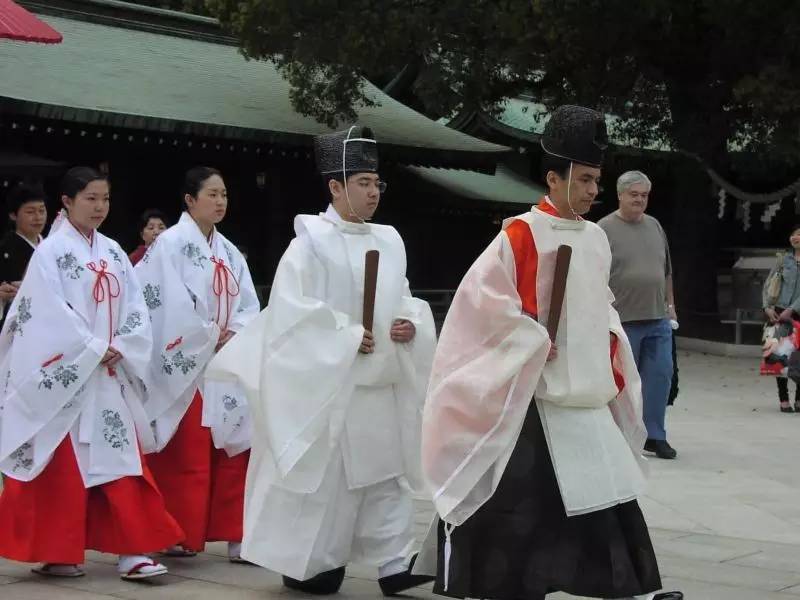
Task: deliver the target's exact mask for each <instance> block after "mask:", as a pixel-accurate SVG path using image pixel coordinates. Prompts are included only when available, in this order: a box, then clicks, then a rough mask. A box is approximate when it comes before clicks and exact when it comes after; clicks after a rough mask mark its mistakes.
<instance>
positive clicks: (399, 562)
mask: <svg viewBox="0 0 800 600" xmlns="http://www.w3.org/2000/svg"><path fill="white" fill-rule="evenodd" d="M406 569H408V560H407V559H406V558H405V557H404V556H401V557H400V558H394V559H392V560H390V561H389V562H388V563H386V564H385V565H382V566H381V567H379V568H378V577H380V578H381V579H383V578H384V577H391V576H392V575H397V574H398V573H403V572H404V571H405V570H406Z"/></svg>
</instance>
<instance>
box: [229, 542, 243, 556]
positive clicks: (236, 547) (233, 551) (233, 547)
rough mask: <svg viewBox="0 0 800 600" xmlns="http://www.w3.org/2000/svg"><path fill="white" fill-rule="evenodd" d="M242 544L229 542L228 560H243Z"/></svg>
mask: <svg viewBox="0 0 800 600" xmlns="http://www.w3.org/2000/svg"><path fill="white" fill-rule="evenodd" d="M241 556H242V542H228V558H241Z"/></svg>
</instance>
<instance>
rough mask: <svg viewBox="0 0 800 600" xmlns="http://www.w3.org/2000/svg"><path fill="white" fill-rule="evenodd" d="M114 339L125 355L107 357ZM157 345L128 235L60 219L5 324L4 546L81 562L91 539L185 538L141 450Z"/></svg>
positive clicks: (95, 543) (111, 548)
mask: <svg viewBox="0 0 800 600" xmlns="http://www.w3.org/2000/svg"><path fill="white" fill-rule="evenodd" d="M109 345H111V346H113V347H114V348H115V349H116V350H118V351H119V352H120V353H121V354H122V357H123V358H122V360H121V361H120V362H119V363H117V364H116V365H114V366H113V367H104V366H102V365H101V364H100V361H101V360H102V358H103V356H104V355H105V353H106V350H107V349H108V347H109ZM151 345H152V334H151V328H150V323H149V320H148V319H147V309H146V306H145V303H144V299H143V297H142V293H141V289H140V288H139V285H138V283H137V281H136V278H135V277H134V275H133V267H132V266H131V264H130V262H129V261H128V258H127V256H125V253H124V252H123V251H122V249H121V248H120V246H119V245H118V244H117V243H116V242H115V241H113V240H111V239H109V238H107V237H105V236H104V235H102V234H100V233H96V232H95V233H94V234H93V236H92V238H91V239H88V238H86V237H85V236H84V235H83V234H82V233H80V232H79V231H78V230H77V229H75V228H74V227H73V226H72V225H71V224H70V223H69V222H68V221H65V222H63V223H62V225H61V227H59V228H58V230H57V231H55V232H53V233H52V234H51V235H50V236H49V237H48V238H47V239H46V240H45V241H43V242H42V243H41V244H40V245H39V247H38V248H37V250H36V251H35V252H34V254H33V257H32V258H31V261H30V264H29V266H28V270H27V273H26V275H25V278H24V280H23V283H22V286H21V288H20V290H19V293H18V294H17V297H16V299H15V300H14V302H13V304H12V306H11V308H10V310H9V313H8V318H7V320H6V323H5V326H4V327H3V330H2V334H0V372H1V373H2V377H3V381H2V393H1V394H0V408H2V411H1V412H0V470H2V472H3V473H4V474H5V475H6V477H7V479H6V486H5V489H4V490H3V494H2V496H0V531H3V536H0V555H2V556H6V557H8V558H12V559H15V560H22V561H30V562H33V561H44V562H59V563H80V562H83V552H84V549H85V548H93V549H96V550H100V551H103V552H115V553H119V554H131V553H138V554H141V553H145V552H151V551H155V550H158V549H159V548H162V547H163V546H164V545H165V544H171V543H175V542H176V541H179V540H180V539H182V537H183V534H182V532H181V530H180V528H179V527H178V525H177V524H176V523H175V521H174V519H172V517H171V516H169V515H168V514H167V512H166V510H165V507H164V503H163V499H162V497H161V495H160V494H159V492H158V490H157V488H156V486H155V483H154V481H153V479H152V477H151V475H150V473H149V471H148V470H147V467H146V465H145V464H144V462H143V460H142V456H141V453H140V447H141V449H143V450H145V451H147V450H152V449H153V447H154V440H153V438H152V435H151V434H150V428H149V426H148V422H147V419H146V416H145V412H144V409H143V406H142V401H141V396H140V392H141V380H142V379H143V378H144V376H145V374H146V371H147V365H148V363H149V361H150V350H151ZM137 433H138V434H139V439H138V441H137ZM55 499H57V504H55V505H54V500H55Z"/></svg>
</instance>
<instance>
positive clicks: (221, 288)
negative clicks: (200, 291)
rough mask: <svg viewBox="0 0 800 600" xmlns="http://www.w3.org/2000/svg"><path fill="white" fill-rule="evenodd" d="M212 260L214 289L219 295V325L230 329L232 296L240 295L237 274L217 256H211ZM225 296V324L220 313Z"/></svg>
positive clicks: (217, 295) (223, 328)
mask: <svg viewBox="0 0 800 600" xmlns="http://www.w3.org/2000/svg"><path fill="white" fill-rule="evenodd" d="M211 262H212V263H214V282H213V286H212V289H213V290H214V295H215V296H216V297H217V325H220V327H221V329H222V331H225V330H226V329H228V322H229V321H230V317H231V298H233V297H235V296H238V295H239V282H238V281H236V276H235V275H234V274H233V271H231V270H230V268H229V267H228V265H226V264H225V261H224V260H222V259H221V258H217V257H216V256H212V257H211ZM223 296H225V324H224V325H223V324H221V323H220V322H219V319H220V316H221V315H220V313H221V312H222V297H223Z"/></svg>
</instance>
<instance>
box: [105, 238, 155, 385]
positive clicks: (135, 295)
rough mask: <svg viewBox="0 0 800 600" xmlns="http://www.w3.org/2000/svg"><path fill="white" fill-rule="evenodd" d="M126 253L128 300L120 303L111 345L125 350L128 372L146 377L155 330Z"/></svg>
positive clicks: (139, 376) (124, 257) (124, 363)
mask: <svg viewBox="0 0 800 600" xmlns="http://www.w3.org/2000/svg"><path fill="white" fill-rule="evenodd" d="M122 257H123V258H122V263H123V267H124V272H125V274H124V282H123V286H124V293H123V298H124V299H125V303H124V305H123V306H121V307H120V315H119V319H118V325H117V329H116V330H115V331H114V337H113V339H112V341H111V345H112V346H114V348H116V349H117V350H118V351H119V352H120V353H121V354H122V364H123V366H124V367H125V370H126V372H127V373H128V374H130V375H134V376H136V377H137V378H139V379H140V380H142V381H144V380H145V379H146V377H147V368H148V366H149V365H150V359H151V356H152V351H153V330H152V327H151V325H150V315H149V314H148V310H147V304H146V303H145V300H144V295H143V294H142V288H141V287H140V286H139V281H138V279H137V278H136V275H135V274H134V272H133V265H131V263H130V261H129V260H128V257H127V256H125V254H124V253H123V254H122Z"/></svg>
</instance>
